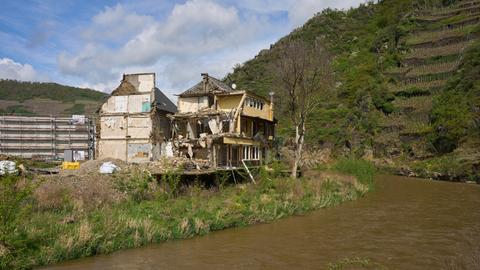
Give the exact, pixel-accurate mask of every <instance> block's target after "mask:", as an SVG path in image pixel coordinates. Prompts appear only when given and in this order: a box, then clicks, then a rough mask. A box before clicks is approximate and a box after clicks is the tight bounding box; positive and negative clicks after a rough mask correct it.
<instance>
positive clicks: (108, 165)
mask: <svg viewBox="0 0 480 270" xmlns="http://www.w3.org/2000/svg"><path fill="white" fill-rule="evenodd" d="M119 170H120V167H118V166H117V165H115V164H113V163H112V162H110V161H109V162H105V163H103V164H102V166H100V170H99V171H100V173H103V174H111V173H114V172H116V171H119Z"/></svg>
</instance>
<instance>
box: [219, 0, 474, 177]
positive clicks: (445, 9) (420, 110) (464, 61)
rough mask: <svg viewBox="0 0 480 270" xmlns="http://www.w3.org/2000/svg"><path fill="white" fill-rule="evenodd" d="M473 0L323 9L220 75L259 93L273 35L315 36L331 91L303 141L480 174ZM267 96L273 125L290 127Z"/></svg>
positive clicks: (396, 0)
mask: <svg viewBox="0 0 480 270" xmlns="http://www.w3.org/2000/svg"><path fill="white" fill-rule="evenodd" d="M479 21H480V1H479V0H467V1H448V0H443V1H441V0H438V1H435V0H429V1H427V0H425V1H412V0H384V1H379V2H378V3H368V4H364V5H361V6H360V7H358V8H355V9H351V10H348V11H338V10H325V11H323V12H322V13H320V14H317V15H315V16H314V17H313V18H311V19H310V20H309V21H308V22H307V23H306V24H305V25H303V26H302V27H300V28H298V29H296V30H295V31H293V32H292V33H290V34H289V35H288V36H286V37H284V38H282V39H281V40H279V41H278V42H277V43H276V44H274V45H272V46H271V48H270V49H269V50H264V51H262V52H260V53H259V54H258V55H257V56H256V57H255V58H254V59H252V60H250V61H247V62H246V63H244V64H243V65H237V66H236V67H235V68H234V72H232V73H231V74H228V75H227V76H226V78H225V81H226V82H228V83H233V82H234V83H236V84H237V85H238V86H239V87H240V88H246V89H252V90H255V91H257V92H258V93H259V94H263V95H265V94H266V93H268V92H269V91H272V90H275V84H274V80H275V79H274V78H275V76H274V74H272V72H273V70H274V69H273V68H272V66H274V65H275V62H276V61H277V58H276V55H278V52H279V50H281V49H282V47H283V46H282V45H284V44H286V43H289V42H291V41H293V40H296V39H301V40H303V41H306V42H314V41H315V40H318V39H321V40H322V41H324V43H325V44H324V45H325V46H326V47H327V48H328V50H329V51H330V52H331V54H332V55H333V56H334V60H333V62H332V66H333V69H334V71H335V75H336V88H335V89H334V90H335V91H334V92H335V94H334V97H333V98H332V97H328V98H325V100H324V102H323V103H322V105H321V106H319V107H318V108H317V109H316V111H315V112H313V113H312V115H311V116H310V123H309V126H308V138H307V139H308V143H309V145H310V146H325V147H330V148H332V149H333V150H334V152H335V153H336V154H338V155H344V154H351V153H353V154H356V155H357V156H371V153H373V157H374V158H375V159H376V160H377V162H379V163H381V164H383V165H386V166H390V167H394V168H396V169H398V170H399V168H402V169H401V170H399V171H402V172H403V173H408V174H412V175H419V176H432V177H437V178H446V179H465V178H476V179H479V178H480V172H479V171H480V161H479V160H480V139H477V138H479V137H480V136H479V135H480V131H479V125H480V113H479V111H480V100H479V97H480V89H479V88H480V87H479V78H480V75H479V74H480V67H479V66H480V55H479V50H480V44H479V41H478V40H479V39H480V24H479ZM283 100H284V99H282V97H281V96H277V98H276V101H277V105H278V106H277V111H276V113H277V115H276V117H277V118H278V119H279V128H278V131H279V135H280V137H284V138H287V137H289V136H291V135H292V132H293V130H292V129H291V127H290V126H291V125H290V124H289V123H288V117H285V110H284V109H283V108H284V104H282V101H283Z"/></svg>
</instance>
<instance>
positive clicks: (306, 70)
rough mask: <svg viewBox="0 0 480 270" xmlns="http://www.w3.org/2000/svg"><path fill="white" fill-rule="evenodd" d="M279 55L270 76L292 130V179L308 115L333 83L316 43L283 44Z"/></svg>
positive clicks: (326, 57)
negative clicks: (284, 107) (279, 95)
mask: <svg viewBox="0 0 480 270" xmlns="http://www.w3.org/2000/svg"><path fill="white" fill-rule="evenodd" d="M280 51H281V52H280V53H279V61H278V62H277V64H276V65H275V68H274V73H275V75H276V77H277V80H276V81H277V83H278V90H279V91H280V92H281V93H282V95H281V96H282V98H283V97H284V98H285V99H287V100H286V101H285V102H286V103H287V104H286V110H287V113H288V115H289V116H290V118H291V121H292V124H293V127H294V128H295V138H294V143H293V147H294V162H293V165H292V174H291V177H292V178H296V177H297V170H298V167H299V163H300V160H301V158H302V153H303V149H304V144H305V134H306V132H307V126H306V124H307V120H308V116H309V114H310V113H311V112H312V111H313V110H314V109H315V107H316V106H318V105H319V103H320V101H321V100H322V96H323V97H325V96H327V93H328V92H329V91H330V89H331V87H332V84H333V73H332V70H331V67H330V55H329V54H328V52H327V51H326V49H325V48H324V47H323V46H321V44H320V42H315V43H314V44H313V45H310V44H307V43H305V42H303V41H300V40H293V41H291V42H289V43H287V44H285V45H284V46H283V47H282V48H281V50H280Z"/></svg>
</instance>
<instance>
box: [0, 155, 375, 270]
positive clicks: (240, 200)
mask: <svg viewBox="0 0 480 270" xmlns="http://www.w3.org/2000/svg"><path fill="white" fill-rule="evenodd" d="M355 167H357V169H355ZM333 168H334V169H336V170H338V171H342V172H348V173H349V174H353V175H356V176H357V177H358V181H357V180H355V178H352V177H351V176H342V175H341V174H338V173H323V174H322V177H316V178H311V179H305V178H304V179H300V180H292V179H289V178H278V177H277V176H276V174H275V172H268V171H266V170H262V171H261V172H260V173H259V176H258V179H259V181H258V183H257V184H256V185H254V184H251V183H246V184H245V183H243V184H238V185H220V186H217V187H215V188H210V189H206V188H204V187H201V185H200V184H194V185H191V186H189V187H186V188H185V187H184V188H182V189H178V188H177V187H178V186H177V184H178V182H179V181H178V178H177V177H175V176H173V175H169V176H166V177H163V178H162V179H160V181H158V182H157V179H154V178H153V177H151V175H149V174H148V173H145V172H136V173H131V174H130V175H129V177H124V176H115V177H112V183H114V187H115V188H116V189H118V190H120V191H121V193H122V194H124V195H125V197H124V199H123V200H119V201H118V202H116V203H111V202H109V203H106V204H105V203H104V204H102V203H96V204H94V205H88V203H87V202H86V201H95V200H94V199H89V200H84V201H83V202H82V201H81V200H77V199H76V198H75V197H74V196H73V195H72V194H70V193H69V192H68V191H67V190H63V191H61V190H60V191H59V190H58V189H57V190H55V191H54V192H53V191H52V193H55V195H50V196H46V195H45V193H46V192H47V191H45V190H43V191H42V192H41V194H43V195H42V196H35V194H36V191H37V190H38V189H41V187H42V186H45V183H44V182H42V183H37V186H34V187H32V189H31V192H29V191H28V190H29V187H31V184H29V183H30V180H20V181H18V179H16V180H15V179H14V178H11V177H10V178H4V179H2V182H1V183H2V185H0V186H1V187H2V190H1V191H2V193H1V196H2V197H3V198H2V201H3V202H7V201H8V202H9V203H10V204H11V206H12V207H10V209H11V210H13V211H15V210H21V211H18V213H24V214H22V215H15V214H14V213H9V215H13V216H15V217H16V218H15V219H11V220H10V223H11V225H14V226H10V227H9V228H10V229H9V231H8V230H4V231H2V236H1V237H2V238H1V243H2V245H1V246H0V249H1V250H0V251H1V253H0V255H2V257H1V258H2V260H1V264H0V267H2V268H6V269H14V268H30V267H32V266H38V265H48V264H53V263H57V262H60V261H64V260H69V259H74V258H80V257H85V256H92V255H95V254H105V253H110V252H113V251H116V250H120V249H125V248H132V247H139V246H142V245H146V244H149V243H158V242H162V241H165V240H170V239H183V238H189V237H193V236H195V235H204V234H207V233H209V232H211V231H215V230H221V229H225V228H229V227H236V226H246V225H249V224H255V223H262V222H271V221H273V220H276V219H280V218H282V217H286V216H290V215H299V214H303V213H306V212H308V211H311V210H314V209H319V208H324V207H330V206H334V205H337V204H340V203H342V202H344V201H348V200H354V199H357V198H359V197H361V196H363V195H364V194H365V193H366V192H368V190H369V189H370V188H371V187H372V186H373V184H372V183H373V171H371V172H369V171H367V169H368V168H370V169H372V170H373V167H369V166H366V165H365V163H363V162H361V161H354V160H345V161H340V162H339V163H337V164H336V165H335V166H333ZM220 178H222V177H220ZM5 179H9V180H8V181H10V182H15V181H17V182H16V184H15V185H10V186H9V185H7V184H5V183H6V182H8V181H6V180H5ZM47 186H49V187H50V188H51V187H52V185H47ZM9 188H10V189H16V190H17V191H18V190H19V189H22V190H27V192H24V193H22V194H24V195H22V196H21V197H20V198H19V197H17V196H14V195H12V194H15V192H12V190H8V189H9ZM51 189H53V188H51ZM96 189H98V187H97V188H96ZM98 192H99V193H101V192H100V191H98ZM8 198H9V199H8ZM4 199H6V200H4ZM47 200H50V202H47ZM15 201H16V202H17V204H16V203H14V202H15ZM51 201H54V202H51ZM97 201H98V200H97ZM3 214H8V213H7V212H5V213H4V212H3V211H2V215H3ZM2 220H3V221H6V219H4V218H2ZM7 223H8V221H7Z"/></svg>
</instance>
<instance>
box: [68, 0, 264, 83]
mask: <svg viewBox="0 0 480 270" xmlns="http://www.w3.org/2000/svg"><path fill="white" fill-rule="evenodd" d="M128 16H130V17H131V19H130V20H126V21H125V22H124V24H125V25H124V29H135V30H137V31H138V33H137V34H136V35H134V36H133V37H132V38H131V39H129V40H128V41H127V42H125V43H124V44H123V45H121V46H119V47H118V48H112V47H109V46H108V45H107V44H105V43H103V42H102V39H101V38H99V39H98V40H96V41H94V40H95V37H96V34H95V33H94V32H95V31H94V30H91V29H94V28H95V27H96V25H99V24H100V25H110V24H112V23H113V24H115V23H116V22H117V21H118V20H119V18H122V17H128ZM140 21H150V22H149V23H145V24H143V27H141V26H142V25H140V24H139V22H140ZM256 26H257V21H256V20H255V18H254V17H249V18H248V21H242V20H241V19H240V16H239V14H238V10H237V9H236V8H235V7H224V6H222V5H220V4H217V3H215V2H214V1H211V0H190V1H188V2H186V3H184V4H179V5H176V6H175V7H174V8H173V10H172V11H171V13H170V15H169V16H168V17H167V18H166V19H165V21H163V22H160V21H156V22H153V21H151V20H150V18H144V17H143V16H139V15H137V14H130V15H127V14H126V10H125V9H124V8H123V7H122V6H121V5H117V6H116V7H115V8H107V9H106V10H105V11H104V12H103V13H101V14H98V15H97V16H95V17H94V19H93V23H92V27H91V28H89V29H90V30H89V32H87V33H88V35H87V37H88V38H87V43H86V45H85V46H84V48H83V49H82V50H81V51H80V52H78V53H74V54H70V53H61V54H60V55H59V57H58V64H59V67H60V69H61V71H62V72H63V73H65V74H68V75H75V76H79V77H84V78H85V79H87V80H89V81H90V83H93V84H96V83H101V82H105V81H109V80H112V79H114V78H115V77H116V76H118V74H119V73H123V72H124V70H126V69H129V68H132V67H147V66H152V65H155V64H157V63H159V62H161V61H164V62H165V64H164V65H163V66H164V67H166V66H168V68H169V69H168V71H167V73H168V74H169V75H171V76H172V78H171V80H170V81H171V82H173V83H174V84H175V83H176V82H177V81H178V80H177V79H176V78H175V77H176V76H177V74H178V75H179V76H178V77H179V78H183V77H184V75H183V74H181V73H184V72H185V68H187V70H188V69H191V67H189V65H191V66H193V65H195V66H197V67H198V66H199V65H200V66H201V65H202V63H200V62H198V59H199V58H202V57H206V56H208V55H210V54H217V53H218V52H221V51H222V50H225V49H228V50H235V49H236V48H237V47H238V46H241V45H243V44H245V43H248V42H251V41H253V40H254V39H255V37H256V33H257V32H258V31H257V30H256ZM113 29H114V30H113V32H116V31H117V30H115V29H116V27H113ZM128 32H129V33H132V32H133V30H132V31H128ZM102 38H103V37H102ZM172 62H173V63H174V64H172ZM204 68H205V69H206V68H208V67H204ZM195 69H197V68H195ZM197 76H198V75H197Z"/></svg>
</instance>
